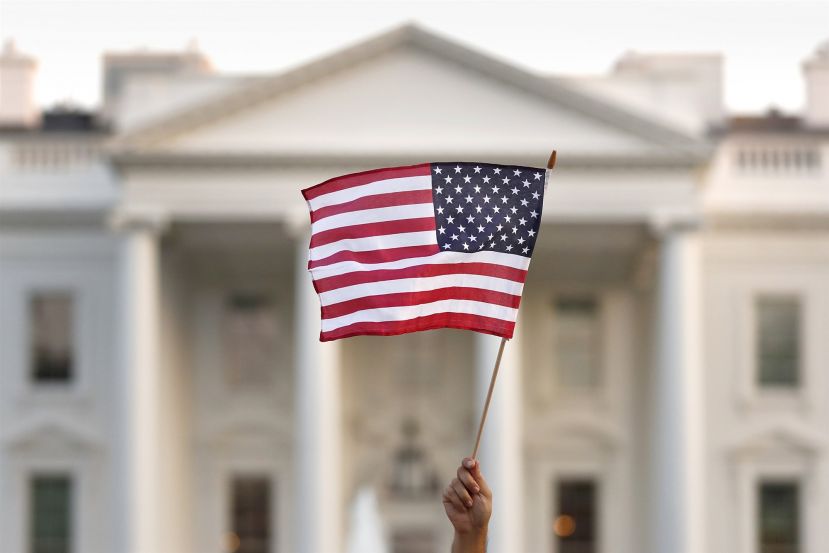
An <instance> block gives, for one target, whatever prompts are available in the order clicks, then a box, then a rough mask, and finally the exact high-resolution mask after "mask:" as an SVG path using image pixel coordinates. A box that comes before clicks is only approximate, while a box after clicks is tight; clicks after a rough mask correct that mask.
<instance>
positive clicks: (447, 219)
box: [446, 215, 455, 225]
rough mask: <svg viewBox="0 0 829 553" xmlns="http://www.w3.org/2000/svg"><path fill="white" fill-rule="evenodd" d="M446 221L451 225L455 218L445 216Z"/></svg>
mask: <svg viewBox="0 0 829 553" xmlns="http://www.w3.org/2000/svg"><path fill="white" fill-rule="evenodd" d="M446 222H447V223H449V224H450V225H451V224H452V223H454V222H455V218H454V217H452V216H451V215H450V216H449V217H447V218H446Z"/></svg>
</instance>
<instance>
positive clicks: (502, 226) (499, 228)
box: [495, 224, 504, 232]
mask: <svg viewBox="0 0 829 553" xmlns="http://www.w3.org/2000/svg"><path fill="white" fill-rule="evenodd" d="M495 228H496V229H497V230H498V232H501V229H502V228H504V225H500V224H499V225H498V226H497V227H495Z"/></svg>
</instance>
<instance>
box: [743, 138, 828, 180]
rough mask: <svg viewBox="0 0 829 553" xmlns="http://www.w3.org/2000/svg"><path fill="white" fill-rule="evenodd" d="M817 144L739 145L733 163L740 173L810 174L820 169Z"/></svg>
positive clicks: (820, 163) (821, 161) (820, 160)
mask: <svg viewBox="0 0 829 553" xmlns="http://www.w3.org/2000/svg"><path fill="white" fill-rule="evenodd" d="M822 163H823V160H822V159H821V152H820V149H819V148H818V147H817V145H803V144H801V145H787V144H781V145H773V144H758V145H744V146H739V147H738V148H737V150H736V152H735V159H734V165H735V167H736V168H737V170H738V171H739V172H741V173H750V174H770V175H776V174H779V175H798V174H802V175H810V174H816V173H819V172H820V171H821V168H822Z"/></svg>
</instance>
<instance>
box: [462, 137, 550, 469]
mask: <svg viewBox="0 0 829 553" xmlns="http://www.w3.org/2000/svg"><path fill="white" fill-rule="evenodd" d="M555 166H556V151H555V150H553V153H551V154H550V159H549V160H547V170H548V171H550V170H552V169H553V167H555ZM506 344H507V339H506V338H501V345H500V347H499V348H498V357H496V358H495V367H494V368H493V369H492V378H490V379H489V389H488V390H487V392H486V400H485V401H484V410H483V412H481V422H480V423H478V435H477V436H476V437H475V449H473V450H472V458H473V459H476V458H477V457H478V448H480V446H481V435H482V434H483V433H484V424H485V423H486V415H487V413H488V412H489V404H490V402H491V401H492V391H493V390H494V389H495V379H496V378H497V377H498V369H499V368H500V367H501V357H502V356H503V355H504V346H505V345H506Z"/></svg>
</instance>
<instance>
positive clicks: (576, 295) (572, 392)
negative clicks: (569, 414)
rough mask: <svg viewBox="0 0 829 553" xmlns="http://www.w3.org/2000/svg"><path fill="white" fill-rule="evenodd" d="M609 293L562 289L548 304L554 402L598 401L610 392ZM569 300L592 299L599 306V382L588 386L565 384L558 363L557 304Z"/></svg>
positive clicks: (597, 317) (550, 363) (596, 323)
mask: <svg viewBox="0 0 829 553" xmlns="http://www.w3.org/2000/svg"><path fill="white" fill-rule="evenodd" d="M605 296H606V293H604V292H602V291H601V290H592V289H573V290H560V291H556V292H555V293H554V294H553V295H552V299H551V300H550V303H549V304H548V307H547V309H548V321H549V327H548V329H549V330H548V332H549V333H550V334H549V337H550V346H549V365H548V367H549V368H548V370H549V371H550V375H551V378H550V383H551V386H552V392H553V393H552V396H553V397H552V398H551V400H552V401H554V402H555V401H558V400H562V401H566V402H571V401H583V400H598V399H601V398H603V397H604V395H605V391H606V389H607V380H608V378H609V376H608V363H607V359H606V357H607V354H608V347H607V346H608V344H607V341H608V332H609V328H608V324H609V315H608V312H607V311H608V309H607V305H606V304H607V301H606V297H605ZM567 299H588V300H591V301H592V302H593V303H594V305H595V309H596V311H595V325H596V336H595V338H594V340H595V346H594V347H595V355H594V363H595V367H594V370H595V371H596V381H595V384H594V385H592V386H585V387H571V386H566V385H564V383H563V381H562V378H561V370H560V368H559V363H558V354H557V352H556V350H555V339H556V333H557V332H558V326H559V322H558V321H559V316H558V313H557V305H558V302H559V301H561V300H567Z"/></svg>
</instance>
